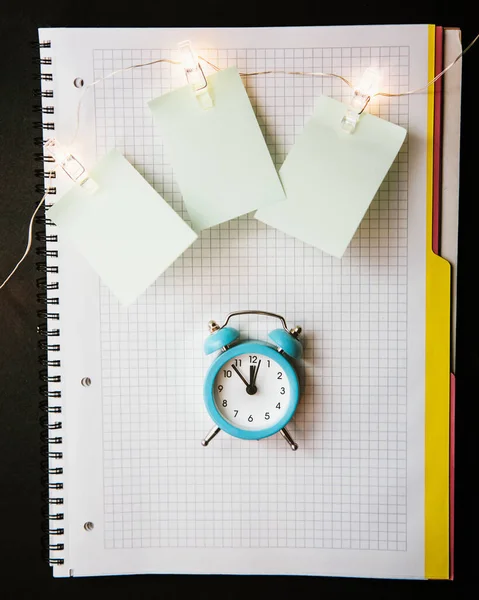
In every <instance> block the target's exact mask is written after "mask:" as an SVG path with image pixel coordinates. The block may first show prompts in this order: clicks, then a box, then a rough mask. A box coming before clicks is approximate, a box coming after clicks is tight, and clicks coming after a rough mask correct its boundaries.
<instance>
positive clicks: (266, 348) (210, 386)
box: [201, 310, 302, 450]
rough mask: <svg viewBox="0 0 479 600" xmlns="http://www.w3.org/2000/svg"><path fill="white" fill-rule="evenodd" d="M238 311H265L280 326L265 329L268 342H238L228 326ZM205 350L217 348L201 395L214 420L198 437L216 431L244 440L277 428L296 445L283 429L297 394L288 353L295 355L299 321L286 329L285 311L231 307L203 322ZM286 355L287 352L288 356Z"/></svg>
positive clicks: (207, 440) (205, 442) (206, 441)
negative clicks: (206, 329)
mask: <svg viewBox="0 0 479 600" xmlns="http://www.w3.org/2000/svg"><path fill="white" fill-rule="evenodd" d="M237 315H264V316H267V317H274V318H275V319H279V320H280V321H281V324H282V328H280V329H274V330H273V331H271V332H270V334H269V339H270V340H271V342H272V344H270V343H268V342H263V341H259V340H248V341H244V342H238V339H239V335H240V334H239V331H238V330H237V329H234V328H233V327H227V325H228V322H229V320H230V319H231V318H232V317H234V316H237ZM208 327H209V331H210V335H209V336H208V337H207V338H206V340H205V344H204V349H205V353H206V354H212V353H213V352H217V351H219V352H220V354H219V355H218V356H217V357H216V358H215V360H214V361H213V363H212V364H211V366H210V368H209V369H208V372H207V374H206V379H205V384H204V400H205V405H206V410H207V411H208V413H209V415H210V417H211V418H212V420H213V421H214V423H215V426H214V427H213V429H212V430H211V431H210V432H209V433H208V435H207V436H206V437H205V438H204V439H203V440H202V442H201V443H202V445H203V446H208V444H209V443H210V442H211V440H212V439H213V438H214V437H215V436H216V435H217V434H218V433H219V432H220V431H221V430H223V431H225V432H226V433H228V434H229V435H232V436H234V437H237V438H241V439H243V440H260V439H262V438H266V437H269V436H271V435H274V434H275V433H278V432H279V433H281V435H282V436H283V437H284V438H285V440H286V441H287V443H288V444H289V446H290V447H291V449H292V450H297V449H298V445H297V444H296V442H295V441H294V440H293V438H292V437H291V435H290V433H289V432H288V430H287V429H286V425H287V424H288V423H289V421H290V420H291V418H292V417H293V415H294V413H295V411H296V408H297V406H298V402H299V397H300V386H299V379H298V375H297V373H296V370H295V368H294V366H293V364H292V363H291V362H290V358H295V359H296V358H300V357H301V355H302V346H301V343H300V341H299V340H298V339H297V338H298V336H299V334H300V333H301V327H294V328H293V329H291V330H289V329H288V327H287V325H286V321H285V319H284V317H282V316H280V315H276V314H274V313H270V312H266V311H261V310H241V311H236V312H232V313H230V314H229V315H228V316H227V318H226V320H225V322H224V323H223V325H221V326H219V325H218V324H217V323H216V322H215V321H210V322H209V324H208ZM289 357H290V358H289Z"/></svg>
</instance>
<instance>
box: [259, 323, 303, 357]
mask: <svg viewBox="0 0 479 600" xmlns="http://www.w3.org/2000/svg"><path fill="white" fill-rule="evenodd" d="M300 333H301V327H295V328H294V329H292V330H291V331H290V332H289V331H285V330H284V329H274V330H273V331H271V332H270V334H269V336H268V337H269V339H270V340H271V341H272V342H273V344H274V345H275V346H277V347H278V350H280V351H281V352H284V353H285V354H287V355H288V356H291V358H301V356H302V354H303V346H302V345H301V342H300V341H299V340H298V339H297V338H298V335H299V334H300Z"/></svg>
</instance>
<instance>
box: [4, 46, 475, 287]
mask: <svg viewBox="0 0 479 600" xmlns="http://www.w3.org/2000/svg"><path fill="white" fill-rule="evenodd" d="M478 39H479V34H477V35H476V37H475V38H474V39H473V40H472V42H471V43H470V44H469V45H468V46H466V48H464V50H463V51H462V52H461V53H460V54H458V56H456V58H455V59H454V60H453V61H452V62H451V63H449V64H448V65H447V67H445V68H444V69H443V70H442V71H441V72H440V73H438V74H437V75H436V76H435V77H434V79H431V81H428V82H427V84H426V85H424V86H423V87H420V88H416V89H414V90H408V91H406V92H399V93H391V92H376V93H375V94H373V95H372V96H368V98H367V101H366V103H365V105H364V107H363V109H362V110H361V112H363V111H364V109H365V108H366V106H367V104H368V103H369V101H370V100H371V99H372V98H374V97H375V96H384V97H387V98H398V97H400V96H410V95H412V94H419V93H420V92H424V91H425V90H427V89H428V88H429V87H430V86H431V85H434V84H435V83H436V81H438V80H439V79H440V78H441V77H443V76H444V75H445V74H446V73H447V72H448V71H449V69H452V67H453V66H454V65H455V64H456V63H457V62H458V61H459V60H461V58H462V57H463V56H464V55H465V54H466V52H468V51H469V50H470V49H471V48H472V47H473V46H474V44H475V43H476V42H477V40H478ZM198 59H199V60H201V61H203V62H204V63H206V64H207V65H209V66H210V67H211V68H212V69H213V70H214V71H216V72H218V71H221V68H220V67H218V66H217V65H215V64H214V63H212V62H210V61H209V60H207V59H206V58H204V57H203V56H198ZM158 63H169V64H171V65H181V64H182V63H181V61H177V60H171V59H169V58H159V59H156V60H151V61H149V62H146V63H141V64H138V65H130V66H129V67H125V68H124V69H117V70H116V71H112V72H111V73H108V75H105V77H100V78H99V79H95V80H94V81H92V82H91V83H89V84H88V85H86V86H85V87H84V89H83V93H82V95H81V97H80V99H79V101H78V106H77V110H76V125H75V131H74V135H73V138H72V140H71V142H70V145H73V143H74V142H75V140H76V138H77V136H78V132H79V129H80V112H81V107H82V104H83V100H84V98H85V94H86V93H87V91H88V90H89V89H91V88H92V87H94V86H95V85H98V84H99V83H101V82H103V81H105V80H106V79H109V78H110V77H114V76H115V75H118V74H119V73H125V72H126V71H131V70H133V69H140V68H142V67H150V66H152V65H156V64H158ZM276 73H278V74H283V75H301V76H303V77H336V78H337V79H340V80H341V81H342V82H343V83H345V84H346V85H347V86H348V87H350V88H351V89H354V86H353V84H352V83H351V82H350V81H348V79H346V77H343V76H342V75H338V74H337V73H323V72H321V71H318V72H315V71H285V70H283V69H270V70H267V71H252V72H251V73H243V72H240V73H239V74H240V76H241V77H256V76H259V75H272V74H276ZM50 178H51V177H50ZM50 178H49V180H48V185H49V183H50ZM46 196H47V192H45V194H44V195H43V198H42V199H41V200H40V202H39V203H38V206H37V207H36V209H35V211H34V213H33V215H32V217H31V219H30V223H29V226H28V240H27V246H26V248H25V252H24V254H23V256H22V258H21V259H20V260H19V261H18V263H17V264H16V265H15V267H14V269H13V270H12V272H11V273H10V275H8V277H7V278H6V279H5V280H4V281H3V283H2V284H1V285H0V290H1V289H2V288H3V287H4V286H5V285H6V284H7V283H8V281H9V280H10V279H11V277H12V276H13V274H14V273H15V272H16V271H17V269H18V267H19V266H20V265H21V264H22V262H23V261H24V260H25V258H26V257H27V255H28V253H29V252H30V249H31V246H32V237H33V222H34V219H35V217H36V215H37V213H38V211H39V210H40V207H41V206H42V205H43V203H44V202H45V198H46Z"/></svg>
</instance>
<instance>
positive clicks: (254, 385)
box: [251, 361, 261, 388]
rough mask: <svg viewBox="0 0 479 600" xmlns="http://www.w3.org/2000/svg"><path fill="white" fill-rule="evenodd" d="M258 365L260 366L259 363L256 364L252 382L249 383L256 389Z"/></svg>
mask: <svg viewBox="0 0 479 600" xmlns="http://www.w3.org/2000/svg"><path fill="white" fill-rule="evenodd" d="M260 365H261V361H259V362H258V366H257V367H256V369H255V370H254V377H253V380H252V382H251V387H254V388H256V377H258V371H259V367H260Z"/></svg>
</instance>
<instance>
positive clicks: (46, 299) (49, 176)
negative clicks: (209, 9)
mask: <svg viewBox="0 0 479 600" xmlns="http://www.w3.org/2000/svg"><path fill="white" fill-rule="evenodd" d="M32 47H33V49H34V50H35V51H36V52H37V53H38V52H41V51H42V50H44V49H48V48H50V47H51V43H50V42H49V41H45V42H43V41H42V42H35V43H33V44H32ZM33 64H34V65H36V66H37V68H38V67H39V70H40V73H35V74H34V79H35V80H36V81H40V82H41V86H42V87H41V89H35V90H34V91H33V97H34V99H35V105H34V106H33V107H32V108H33V112H34V113H35V115H38V116H39V117H40V120H38V121H34V122H33V127H34V129H35V130H40V131H41V132H42V134H43V135H36V136H35V137H34V140H33V143H34V146H35V147H36V152H35V153H34V155H33V157H34V160H35V161H37V162H39V163H41V165H42V168H38V169H36V170H35V176H36V177H38V178H39V179H41V180H42V182H41V183H38V184H36V186H35V192H36V193H37V194H41V195H42V196H43V194H47V195H53V194H56V191H57V190H56V187H55V186H53V185H51V181H52V180H53V179H55V177H56V173H55V171H53V170H50V169H49V168H48V166H49V165H48V163H51V162H53V159H52V158H51V157H46V156H44V154H43V152H40V151H39V149H40V148H43V145H44V144H45V142H46V141H47V138H46V137H44V136H45V132H49V131H52V130H54V129H55V123H54V122H53V121H52V120H51V117H50V115H53V114H54V112H55V107H54V105H53V99H54V92H53V90H49V89H45V87H46V86H48V82H51V81H53V74H52V73H50V72H48V67H49V66H50V65H51V64H52V59H51V58H50V57H48V56H43V53H42V55H41V56H38V55H37V56H35V57H34V58H33ZM47 119H48V120H47ZM47 135H48V134H47ZM45 180H49V181H50V184H48V185H47V184H46V183H45ZM49 206H51V204H49V203H47V202H45V207H46V208H49ZM35 222H36V225H37V227H38V231H37V232H36V234H35V238H36V241H37V244H38V245H37V248H36V254H37V256H39V257H41V258H40V260H39V261H38V262H37V263H36V268H37V271H38V272H39V273H41V274H42V275H41V277H39V278H38V279H37V289H38V294H37V300H38V302H39V303H40V304H41V308H40V309H39V310H38V311H37V315H38V318H39V324H38V335H39V336H40V339H39V342H38V347H39V363H40V365H41V370H40V374H39V376H40V380H41V381H42V382H43V385H42V386H41V387H40V394H41V395H42V396H43V398H42V400H41V402H40V409H41V411H42V412H43V413H44V414H43V415H42V416H41V417H40V425H41V432H42V433H41V444H42V447H41V453H42V455H43V457H44V458H43V460H42V463H41V467H42V471H43V473H44V475H43V477H42V484H43V490H44V491H43V493H42V497H43V499H44V508H43V516H44V526H43V532H44V536H43V549H44V552H45V554H46V557H47V560H48V562H49V564H50V565H52V566H53V565H63V564H64V562H65V559H64V558H63V557H62V554H61V553H62V551H63V550H64V549H65V544H64V542H63V541H62V536H64V535H65V530H64V528H63V527H62V526H61V521H63V520H64V513H63V511H62V509H61V507H62V505H63V503H64V499H63V495H62V490H63V481H62V475H63V463H62V461H63V450H62V445H63V437H62V434H61V433H62V427H63V423H62V417H61V415H62V405H61V401H60V399H61V397H62V393H61V389H60V388H59V384H60V383H61V375H60V373H59V368H60V366H61V361H60V359H59V358H57V357H56V356H55V354H54V353H57V352H60V344H59V343H58V341H59V340H58V338H59V337H60V329H59V328H58V324H59V323H58V322H59V320H60V313H59V312H58V309H57V310H55V309H54V308H53V305H58V304H59V303H60V300H59V298H58V296H57V295H55V291H56V290H58V289H59V282H58V281H56V280H54V278H55V277H56V275H57V274H58V265H56V264H53V263H55V259H56V258H58V251H57V250H56V249H54V248H52V245H53V244H55V243H56V242H57V241H58V237H57V235H56V233H55V226H54V224H53V223H52V222H51V220H50V219H49V218H48V217H47V216H46V215H45V214H42V215H38V216H37V218H36V220H35Z"/></svg>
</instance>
